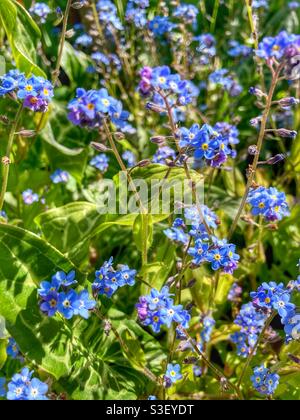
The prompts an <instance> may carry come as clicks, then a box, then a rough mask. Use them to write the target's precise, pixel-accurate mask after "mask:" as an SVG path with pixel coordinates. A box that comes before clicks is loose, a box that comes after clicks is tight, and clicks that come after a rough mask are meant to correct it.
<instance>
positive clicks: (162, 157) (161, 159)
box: [152, 146, 176, 165]
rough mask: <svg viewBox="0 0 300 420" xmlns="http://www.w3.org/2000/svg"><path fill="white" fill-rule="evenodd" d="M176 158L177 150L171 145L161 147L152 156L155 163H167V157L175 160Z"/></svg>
mask: <svg viewBox="0 0 300 420" xmlns="http://www.w3.org/2000/svg"><path fill="white" fill-rule="evenodd" d="M175 158H176V153H175V151H174V150H173V149H172V148H171V147H169V146H162V147H159V148H158V149H157V151H156V153H155V155H154V156H153V158H152V161H153V163H159V164H161V165H165V164H166V161H167V159H170V160H174V159H175Z"/></svg>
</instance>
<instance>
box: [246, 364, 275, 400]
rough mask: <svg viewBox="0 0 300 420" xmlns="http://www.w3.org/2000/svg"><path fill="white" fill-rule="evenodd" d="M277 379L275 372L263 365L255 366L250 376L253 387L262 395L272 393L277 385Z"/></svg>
mask: <svg viewBox="0 0 300 420" xmlns="http://www.w3.org/2000/svg"><path fill="white" fill-rule="evenodd" d="M279 379H280V376H279V375H277V373H272V372H271V371H270V370H269V369H267V368H265V366H263V365H262V366H260V367H257V368H255V369H254V371H253V376H252V377H251V381H252V384H253V386H254V388H255V389H256V391H258V392H259V393H260V394H262V395H273V394H274V392H275V391H276V388H277V387H278V385H279Z"/></svg>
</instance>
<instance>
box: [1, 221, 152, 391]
mask: <svg viewBox="0 0 300 420" xmlns="http://www.w3.org/2000/svg"><path fill="white" fill-rule="evenodd" d="M0 267H1V268H0V315H1V316H3V317H4V318H5V320H6V324H7V329H8V331H9V333H10V334H11V335H12V336H13V337H14V338H15V340H16V341H17V343H18V345H19V347H20V349H21V352H22V353H23V354H24V355H25V357H26V359H27V360H30V361H32V362H33V363H34V364H36V365H37V366H39V368H40V369H42V370H44V371H45V372H47V373H48V374H50V375H52V376H53V377H54V378H56V379H57V380H59V386H60V387H62V389H63V391H64V392H67V393H68V394H69V397H70V398H75V399H113V398H127V399H133V398H134V399H136V398H137V396H138V395H139V394H140V393H142V392H143V390H144V388H145V386H146V384H147V382H148V381H149V379H147V377H146V376H145V375H141V373H140V372H138V371H136V370H135V369H133V368H132V367H131V366H130V364H129V362H127V360H126V359H125V358H124V356H123V354H122V351H121V349H120V345H119V343H118V342H117V341H116V339H115V337H114V336H110V337H109V338H107V337H106V335H105V334H104V331H103V328H101V322H100V321H99V319H98V318H97V317H95V316H94V317H93V316H91V317H90V319H89V320H88V321H86V320H83V319H80V318H79V319H78V318H76V319H74V320H72V321H68V322H67V321H64V320H63V319H61V318H59V317H58V316H57V317H55V318H48V317H45V316H44V315H42V314H41V312H40V310H39V302H38V297H37V287H38V285H39V283H40V281H41V280H44V279H49V278H50V277H51V275H52V274H53V273H54V272H56V271H57V270H63V271H65V272H68V271H70V270H71V269H74V266H73V265H72V264H71V263H70V262H69V261H68V260H67V259H66V258H65V257H64V256H63V255H62V254H60V253H59V252H58V251H57V250H56V249H55V248H53V247H52V246H51V245H49V244H47V243H46V242H45V241H44V240H42V239H40V238H39V237H38V236H36V235H33V234H32V233H30V232H27V231H25V230H23V229H20V228H16V227H12V226H9V225H4V224H0ZM77 278H78V280H79V281H82V280H83V279H82V276H81V274H80V273H78V271H77ZM123 318H124V315H123ZM121 325H125V324H123V323H122V324H121ZM134 325H135V323H134V322H133V326H134ZM136 327H137V326H136ZM128 329H129V327H128ZM131 335H132V334H131ZM132 337H133V335H132Z"/></svg>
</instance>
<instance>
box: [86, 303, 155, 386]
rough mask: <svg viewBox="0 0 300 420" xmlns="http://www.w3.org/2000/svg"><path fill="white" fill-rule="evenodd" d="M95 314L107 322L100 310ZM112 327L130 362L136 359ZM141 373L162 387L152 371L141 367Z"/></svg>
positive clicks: (95, 310)
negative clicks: (133, 358)
mask: <svg viewBox="0 0 300 420" xmlns="http://www.w3.org/2000/svg"><path fill="white" fill-rule="evenodd" d="M93 313H94V314H95V315H96V316H97V318H99V319H100V320H101V321H105V320H107V318H105V316H104V315H102V313H101V312H100V311H99V309H97V308H96V309H94V310H93ZM110 326H111V331H112V332H113V334H114V336H115V337H116V339H117V340H118V342H119V344H120V346H121V348H123V350H124V351H125V353H126V354H127V356H128V358H129V360H130V359H131V358H132V357H134V354H133V353H132V352H131V351H130V349H129V348H128V346H127V344H126V343H125V342H124V340H123V339H122V337H121V336H120V334H119V332H118V330H117V329H116V328H115V327H114V326H113V325H112V323H110ZM140 369H141V371H142V372H143V374H144V375H145V376H146V377H147V378H149V379H150V380H151V381H152V382H155V383H156V384H158V385H160V381H159V379H158V378H157V377H156V376H155V375H154V373H152V372H151V370H150V369H148V368H147V367H145V366H140Z"/></svg>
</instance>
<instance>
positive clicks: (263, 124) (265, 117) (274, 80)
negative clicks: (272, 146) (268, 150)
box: [229, 66, 282, 238]
mask: <svg viewBox="0 0 300 420" xmlns="http://www.w3.org/2000/svg"><path fill="white" fill-rule="evenodd" d="M281 70H282V66H279V67H278V68H277V70H276V72H275V73H274V74H273V77H272V82H271V87H270V90H269V94H268V98H267V103H266V108H265V110H264V113H263V116H262V120H261V127H260V131H259V136H258V140H257V146H256V154H255V157H254V161H253V164H252V166H251V167H250V169H249V174H248V181H247V185H246V190H245V193H244V195H243V198H242V201H241V204H240V207H239V209H238V212H237V214H236V216H235V219H234V221H233V223H232V226H231V229H230V232H229V238H231V237H232V235H233V233H234V232H235V229H236V227H237V224H238V222H239V220H240V217H241V214H242V212H243V210H244V207H245V205H246V202H247V198H248V194H249V191H250V189H251V187H252V184H253V181H254V179H255V176H256V170H257V166H258V162H259V158H260V153H261V149H262V145H263V140H264V137H265V130H266V126H267V121H268V117H269V113H270V110H271V106H272V100H273V95H274V92H275V88H276V85H277V82H278V77H279V75H280V72H281Z"/></svg>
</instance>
